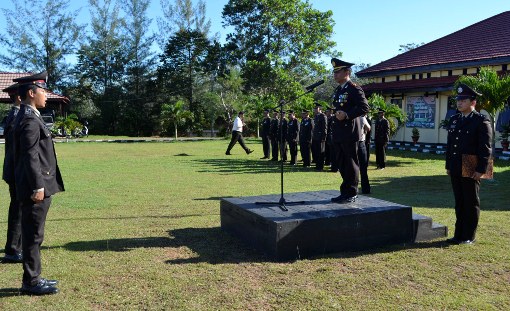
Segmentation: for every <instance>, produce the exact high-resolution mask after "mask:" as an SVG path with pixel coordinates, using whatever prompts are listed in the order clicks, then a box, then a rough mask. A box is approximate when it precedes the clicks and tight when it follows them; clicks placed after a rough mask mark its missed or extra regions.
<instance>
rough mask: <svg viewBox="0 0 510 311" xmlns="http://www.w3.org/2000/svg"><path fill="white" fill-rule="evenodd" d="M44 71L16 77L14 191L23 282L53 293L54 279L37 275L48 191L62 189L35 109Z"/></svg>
mask: <svg viewBox="0 0 510 311" xmlns="http://www.w3.org/2000/svg"><path fill="white" fill-rule="evenodd" d="M46 80H47V74H46V72H42V73H40V74H36V75H32V76H28V77H23V78H18V79H15V80H14V81H15V82H18V83H19V94H20V97H21V100H22V101H23V107H22V108H21V110H20V112H19V113H18V115H17V116H16V119H15V129H14V154H15V157H14V158H15V160H14V161H15V174H14V176H15V182H16V195H17V198H18V200H19V201H20V202H21V212H22V216H21V224H22V225H21V227H22V244H23V271H24V273H23V285H22V287H21V291H22V292H24V293H28V294H34V295H45V294H55V293H57V292H58V289H57V288H56V287H55V285H56V284H57V283H58V282H57V281H56V280H47V279H44V278H41V244H42V243H43V239H44V226H45V222H46V215H47V213H48V209H49V207H50V204H51V199H52V197H51V196H52V195H53V194H55V193H57V192H61V191H64V182H63V181H62V176H61V175H60V170H59V168H58V165H57V158H56V155H55V147H54V143H53V139H52V136H51V132H50V131H49V130H48V128H46V126H45V124H44V122H43V120H42V118H41V114H40V112H39V110H38V109H40V108H44V107H45V106H46V99H47V97H46V96H47V95H46V92H47V87H46Z"/></svg>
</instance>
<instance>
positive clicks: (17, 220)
mask: <svg viewBox="0 0 510 311" xmlns="http://www.w3.org/2000/svg"><path fill="white" fill-rule="evenodd" d="M9 194H10V196H11V202H10V204H9V214H8V216H7V241H6V242H5V254H6V255H16V254H19V253H21V203H20V202H19V201H18V200H16V186H15V185H14V184H13V185H9Z"/></svg>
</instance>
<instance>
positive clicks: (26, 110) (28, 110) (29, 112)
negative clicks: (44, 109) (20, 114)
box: [25, 108, 33, 116]
mask: <svg viewBox="0 0 510 311" xmlns="http://www.w3.org/2000/svg"><path fill="white" fill-rule="evenodd" d="M32 112H33V111H32V109H29V108H27V109H25V115H26V116H30V115H32Z"/></svg>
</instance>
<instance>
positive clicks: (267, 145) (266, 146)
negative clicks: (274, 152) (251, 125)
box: [262, 135, 271, 158]
mask: <svg viewBox="0 0 510 311" xmlns="http://www.w3.org/2000/svg"><path fill="white" fill-rule="evenodd" d="M270 145H271V143H270V141H269V136H267V135H262V150H263V151H264V158H269V152H270V150H271V147H270Z"/></svg>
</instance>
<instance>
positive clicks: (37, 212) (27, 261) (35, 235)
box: [21, 197, 51, 285]
mask: <svg viewBox="0 0 510 311" xmlns="http://www.w3.org/2000/svg"><path fill="white" fill-rule="evenodd" d="M50 204H51V197H48V198H45V199H44V200H43V201H42V202H41V203H37V204H36V203H34V201H32V200H30V199H28V200H24V201H23V202H22V207H21V210H22V216H21V217H22V218H21V219H22V220H21V228H22V232H23V238H22V240H23V283H24V284H27V285H36V284H37V283H38V282H39V280H40V278H41V277H40V275H41V244H42V242H43V240H44V225H45V223H46V215H47V214H48V209H49V208H50Z"/></svg>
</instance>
